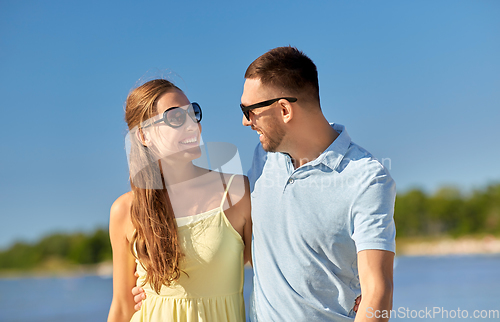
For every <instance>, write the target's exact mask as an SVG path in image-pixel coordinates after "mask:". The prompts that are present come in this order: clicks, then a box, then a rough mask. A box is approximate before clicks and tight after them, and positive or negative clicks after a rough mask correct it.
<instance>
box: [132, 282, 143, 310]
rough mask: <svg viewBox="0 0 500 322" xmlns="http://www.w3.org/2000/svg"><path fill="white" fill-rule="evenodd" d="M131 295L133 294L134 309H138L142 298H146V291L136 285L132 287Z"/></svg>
mask: <svg viewBox="0 0 500 322" xmlns="http://www.w3.org/2000/svg"><path fill="white" fill-rule="evenodd" d="M132 295H134V302H135V306H134V309H135V310H136V311H139V310H140V309H141V306H142V300H144V299H146V292H144V290H143V289H142V287H139V286H136V287H134V288H133V289H132Z"/></svg>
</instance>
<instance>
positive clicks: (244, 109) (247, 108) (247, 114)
mask: <svg viewBox="0 0 500 322" xmlns="http://www.w3.org/2000/svg"><path fill="white" fill-rule="evenodd" d="M279 100H287V101H289V102H290V103H293V102H297V98H295V97H280V98H274V99H272V100H268V101H264V102H260V103H256V104H252V105H248V106H244V105H243V104H240V107H241V111H242V112H243V114H244V115H245V117H246V118H247V120H248V121H250V111H251V110H253V109H256V108H259V107H264V106H269V105H271V104H273V103H275V102H277V101H279Z"/></svg>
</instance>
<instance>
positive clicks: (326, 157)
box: [311, 123, 351, 170]
mask: <svg viewBox="0 0 500 322" xmlns="http://www.w3.org/2000/svg"><path fill="white" fill-rule="evenodd" d="M330 125H331V126H332V127H333V129H334V130H335V131H337V132H338V133H339V136H338V137H337V138H336V139H335V141H333V142H332V144H330V146H329V147H328V148H327V149H326V150H325V151H323V153H321V155H320V156H319V157H318V158H317V159H316V160H314V161H313V162H311V165H312V166H315V165H318V164H320V163H323V164H324V165H326V166H327V167H329V168H330V169H332V170H335V169H336V168H337V167H338V166H339V164H340V162H341V161H342V159H343V158H344V156H345V154H346V153H347V149H348V148H349V146H350V145H351V137H350V136H349V134H347V131H346V130H345V126H343V125H340V124H335V123H331V124H330Z"/></svg>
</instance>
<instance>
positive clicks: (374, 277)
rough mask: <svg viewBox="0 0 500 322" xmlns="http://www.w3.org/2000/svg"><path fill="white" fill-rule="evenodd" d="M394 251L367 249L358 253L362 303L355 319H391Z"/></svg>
mask: <svg viewBox="0 0 500 322" xmlns="http://www.w3.org/2000/svg"><path fill="white" fill-rule="evenodd" d="M393 265H394V253H393V252H390V251H386V250H376V249H367V250H362V251H360V252H359V253H358V272H359V282H360V284H361V294H363V297H362V298H361V303H360V304H359V309H358V312H357V314H356V319H355V320H354V321H356V322H361V321H389V314H390V310H391V309H392V292H393V278H392V276H393Z"/></svg>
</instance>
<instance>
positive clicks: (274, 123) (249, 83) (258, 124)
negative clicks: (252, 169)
mask: <svg viewBox="0 0 500 322" xmlns="http://www.w3.org/2000/svg"><path fill="white" fill-rule="evenodd" d="M277 97H280V93H279V92H278V91H276V90H273V89H271V88H266V87H265V86H263V85H262V83H261V81H260V79H255V78H254V79H247V80H246V81H245V85H244V87H243V95H241V104H243V105H244V106H249V105H252V104H255V103H259V102H262V101H266V100H269V99H274V98H277ZM280 115H281V113H280V110H279V108H278V102H276V103H274V104H271V105H269V106H265V107H261V108H256V109H254V110H251V111H250V114H249V117H250V120H247V118H246V117H245V116H243V121H242V123H243V125H244V126H250V127H251V128H252V130H255V131H257V133H258V134H259V140H260V143H261V144H262V148H263V149H264V150H265V151H268V152H279V145H280V144H281V142H282V140H283V138H284V137H285V130H284V128H283V124H282V123H281V118H280Z"/></svg>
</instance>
